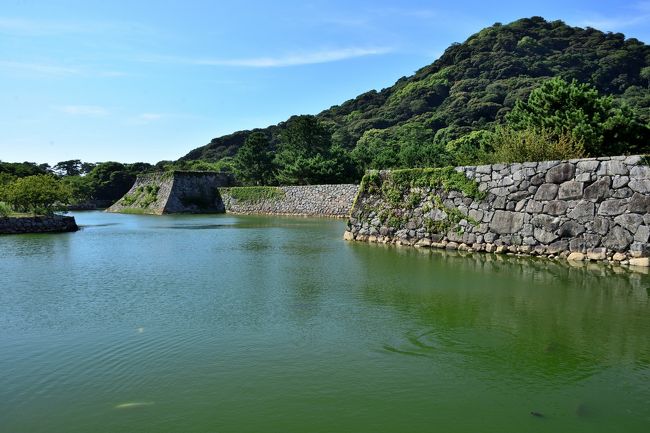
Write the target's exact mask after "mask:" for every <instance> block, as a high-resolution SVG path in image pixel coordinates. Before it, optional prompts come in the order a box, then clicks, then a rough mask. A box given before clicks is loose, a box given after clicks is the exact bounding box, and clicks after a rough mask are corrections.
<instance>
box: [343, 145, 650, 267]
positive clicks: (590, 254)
mask: <svg viewBox="0 0 650 433" xmlns="http://www.w3.org/2000/svg"><path fill="white" fill-rule="evenodd" d="M454 170H455V171H456V172H460V173H463V174H464V175H465V176H466V177H467V178H468V179H469V180H471V181H472V182H473V183H474V182H475V183H474V186H478V189H477V190H474V192H476V194H468V193H462V192H460V191H459V190H458V189H454V188H453V186H454V184H453V182H451V181H450V182H446V183H445V182H441V183H438V184H433V185H427V184H422V183H420V184H418V182H411V183H408V184H402V185H396V184H394V182H393V183H391V179H392V175H391V172H380V173H379V174H374V176H375V177H376V178H378V179H379V180H378V182H379V185H369V179H370V177H369V176H372V174H368V175H366V177H365V178H364V182H362V188H361V191H360V193H359V196H358V197H357V200H356V203H355V206H354V208H353V209H352V211H351V217H350V220H349V222H348V226H347V231H346V233H345V239H347V240H357V241H368V242H382V243H397V244H402V245H412V246H416V247H435V248H446V249H458V250H468V251H486V252H495V253H516V254H531V255H545V256H550V257H562V258H568V259H570V260H574V261H578V260H608V261H611V262H616V263H622V264H630V265H636V266H648V261H649V259H648V256H649V255H650V245H649V244H648V239H649V237H650V167H648V165H647V158H642V157H639V156H627V157H625V156H620V157H605V158H588V159H581V160H570V161H544V162H528V163H521V164H509V165H506V164H494V165H483V166H476V167H456V168H455V169H454ZM395 173H397V172H395ZM402 177H404V176H402ZM470 186H471V185H470ZM467 191H472V189H471V188H468V189H467Z"/></svg>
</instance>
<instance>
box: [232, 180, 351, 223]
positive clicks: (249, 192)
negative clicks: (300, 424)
mask: <svg viewBox="0 0 650 433" xmlns="http://www.w3.org/2000/svg"><path fill="white" fill-rule="evenodd" d="M358 190H359V186H358V185H350V184H342V185H305V186H279V187H233V188H221V189H220V191H221V196H222V197H223V201H224V204H225V207H226V212H231V213H237V214H270V215H306V216H328V217H347V216H348V215H349V212H350V208H351V207H352V203H353V201H354V198H355V196H356V195H357V192H358Z"/></svg>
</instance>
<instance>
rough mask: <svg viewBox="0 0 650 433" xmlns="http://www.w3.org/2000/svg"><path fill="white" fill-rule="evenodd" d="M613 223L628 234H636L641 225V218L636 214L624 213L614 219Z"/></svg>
mask: <svg viewBox="0 0 650 433" xmlns="http://www.w3.org/2000/svg"><path fill="white" fill-rule="evenodd" d="M614 222H615V223H617V224H618V225H620V226H621V227H623V228H625V229H626V230H627V231H629V232H630V233H636V231H637V229H638V228H639V226H640V225H641V224H642V223H643V217H642V216H641V215H639V214H636V213H626V214H623V215H619V216H617V217H616V218H614Z"/></svg>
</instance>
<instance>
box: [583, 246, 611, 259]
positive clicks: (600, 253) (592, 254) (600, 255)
mask: <svg viewBox="0 0 650 433" xmlns="http://www.w3.org/2000/svg"><path fill="white" fill-rule="evenodd" d="M606 258H607V249H606V248H602V247H601V248H591V249H589V250H587V259H589V260H605V259H606Z"/></svg>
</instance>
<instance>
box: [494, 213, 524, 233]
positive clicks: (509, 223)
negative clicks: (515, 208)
mask: <svg viewBox="0 0 650 433" xmlns="http://www.w3.org/2000/svg"><path fill="white" fill-rule="evenodd" d="M523 225H524V215H523V214H521V213H517V212H509V211H502V210H497V211H495V212H494V216H493V217H492V221H491V222H490V230H491V231H493V232H495V233H499V234H507V233H516V232H518V231H519V230H521V228H522V227H523Z"/></svg>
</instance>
